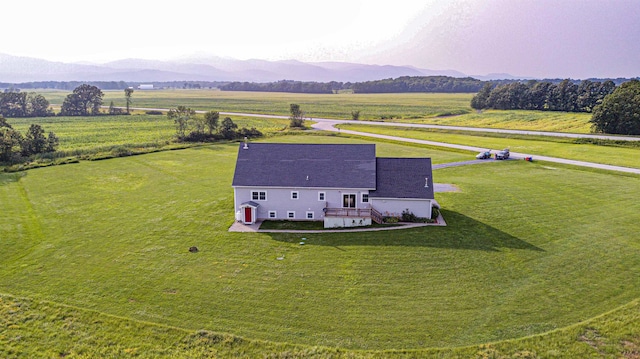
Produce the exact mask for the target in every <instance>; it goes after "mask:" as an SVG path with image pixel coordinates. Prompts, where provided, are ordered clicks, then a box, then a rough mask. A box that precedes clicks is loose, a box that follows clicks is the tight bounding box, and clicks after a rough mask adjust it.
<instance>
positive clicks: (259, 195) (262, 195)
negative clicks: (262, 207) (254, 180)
mask: <svg viewBox="0 0 640 359" xmlns="http://www.w3.org/2000/svg"><path fill="white" fill-rule="evenodd" d="M251 200H252V201H266V200H267V191H251Z"/></svg>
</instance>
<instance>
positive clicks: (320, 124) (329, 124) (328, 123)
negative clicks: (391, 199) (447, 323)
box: [136, 108, 640, 174]
mask: <svg viewBox="0 0 640 359" xmlns="http://www.w3.org/2000/svg"><path fill="white" fill-rule="evenodd" d="M136 109H137V110H143V111H146V110H157V111H168V109H151V108H136ZM196 112H197V113H204V112H206V111H196ZM220 114H221V115H225V116H243V117H261V118H275V119H288V118H289V117H288V116H279V115H261V114H254V113H238V112H220ZM308 120H311V121H313V122H315V124H313V125H312V127H313V128H314V129H316V130H322V131H333V132H341V133H347V134H352V135H358V136H367V137H375V138H382V139H387V140H393V141H402V142H411V143H418V144H424V145H431V146H439V147H448V148H456V149H460V150H466V151H472V152H482V151H486V150H487V149H486V148H484V147H475V146H465V145H456V144H452V143H444V142H436V141H427V140H416V139H412V138H404V137H396V136H388V135H379V134H374V133H367V132H358V131H351V130H340V129H338V128H336V127H334V126H335V125H337V124H341V123H356V124H366V125H379V126H402V127H417V128H437V129H450V130H461V131H477V132H494V133H498V132H499V133H511V134H523V135H535V136H554V137H568V138H599V139H607V140H624V141H640V137H631V136H610V135H593V134H575V133H563V132H542V131H522V130H501V129H491V128H475V127H460V126H441V125H424V124H412V123H395V122H378V121H351V120H332V119H327V118H308ZM493 153H495V151H494V152H493ZM525 157H533V159H534V160H539V161H547V162H554V163H562V164H568V165H574V166H582V167H590V168H598V169H604V170H610V171H619V172H626V173H635V174H640V168H631V167H622V166H613V165H605V164H600V163H593V162H586V161H576V160H568V159H565V158H557V157H549V156H540V155H536V154H532V153H519V152H511V158H514V159H524V158H525Z"/></svg>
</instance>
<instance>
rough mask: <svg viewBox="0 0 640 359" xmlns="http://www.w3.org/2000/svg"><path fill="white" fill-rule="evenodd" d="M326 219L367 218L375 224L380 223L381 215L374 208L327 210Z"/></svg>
mask: <svg viewBox="0 0 640 359" xmlns="http://www.w3.org/2000/svg"><path fill="white" fill-rule="evenodd" d="M324 215H325V216H326V217H367V218H371V220H373V221H374V222H376V223H382V214H381V213H380V212H378V211H376V210H375V209H374V208H327V209H326V211H325V213H324Z"/></svg>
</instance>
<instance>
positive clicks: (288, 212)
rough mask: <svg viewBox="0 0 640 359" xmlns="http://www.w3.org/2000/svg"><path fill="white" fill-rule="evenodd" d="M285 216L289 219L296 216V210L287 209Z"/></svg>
mask: <svg viewBox="0 0 640 359" xmlns="http://www.w3.org/2000/svg"><path fill="white" fill-rule="evenodd" d="M287 218H289V219H294V218H296V212H295V211H287Z"/></svg>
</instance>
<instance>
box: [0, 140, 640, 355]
mask: <svg viewBox="0 0 640 359" xmlns="http://www.w3.org/2000/svg"><path fill="white" fill-rule="evenodd" d="M277 140H278V141H285V140H286V141H295V142H309V141H320V142H326V141H355V140H348V139H341V138H336V137H327V136H323V137H318V138H313V137H299V136H293V137H282V138H278V139H277ZM356 142H358V141H356ZM236 149H237V146H236V145H233V144H226V145H213V146H208V147H201V148H197V149H186V150H181V151H170V152H160V153H154V154H148V155H144V156H135V157H128V158H120V159H113V160H106V161H98V162H82V163H80V164H73V165H65V166H57V167H50V168H44V169H38V170H31V171H28V172H23V173H15V174H4V175H1V177H0V179H1V180H0V202H2V203H3V205H4V216H3V217H2V218H0V230H1V231H2V233H1V235H0V238H3V241H2V242H0V253H4V255H2V256H0V292H2V293H11V294H12V295H15V296H19V297H27V298H31V299H29V300H21V299H14V297H7V296H4V297H2V303H7V304H6V308H9V309H6V312H7V313H9V314H10V315H9V318H14V317H15V318H16V319H15V321H14V319H9V320H8V321H7V322H5V324H4V325H3V326H2V327H0V328H2V330H3V332H2V333H0V334H1V336H0V340H3V341H4V342H1V341H0V343H2V344H3V345H0V347H2V348H10V350H12V351H14V352H18V353H25V352H28V351H33V347H32V345H36V344H37V343H33V342H31V341H30V340H35V339H36V338H40V336H39V335H42V334H38V333H42V332H46V330H47V328H48V327H49V325H48V324H46V323H52V324H50V325H53V326H55V325H58V324H56V323H60V325H62V326H63V327H65V333H66V334H65V335H61V336H60V337H59V339H56V338H51V339H48V341H49V342H48V345H47V347H46V348H41V349H42V350H50V351H51V352H52V353H54V352H55V351H56V350H59V352H60V353H63V352H64V351H65V350H67V351H70V352H71V353H76V354H77V353H78V351H82V352H84V353H94V354H95V353H99V352H98V351H97V350H107V351H108V350H112V352H114V353H120V354H121V355H125V354H123V353H125V350H130V351H134V352H137V353H138V354H145V352H146V349H145V348H147V349H149V350H150V351H149V352H147V355H149V354H148V353H151V352H153V351H152V350H151V348H154V349H153V350H156V351H158V352H161V351H162V352H163V353H164V354H165V355H167V356H169V355H170V353H176V352H178V351H177V350H176V349H175V348H179V347H186V349H185V353H190V352H189V350H196V349H194V348H198V350H203V351H204V350H211V347H213V348H218V349H216V350H231V351H232V350H240V349H238V348H236V349H231V347H232V346H233V345H232V344H229V343H233V342H234V340H235V339H233V337H228V336H227V337H225V336H216V335H214V334H206V333H202V334H199V335H197V334H195V332H194V331H196V330H200V329H204V330H208V331H211V332H214V333H232V334H234V335H237V336H241V337H244V338H248V339H259V340H266V341H268V342H267V343H264V342H253V341H248V342H247V341H242V340H239V339H238V343H239V344H238V345H239V346H240V348H242V351H244V354H243V355H246V356H254V355H252V354H251V353H253V354H256V353H261V352H263V351H267V352H269V351H273V352H280V353H282V352H297V353H301V354H300V356H309V357H313V356H314V355H313V350H312V349H311V348H312V347H313V346H318V345H319V346H328V347H340V348H344V349H358V350H383V349H384V350H386V349H415V350H423V349H421V348H430V347H463V346H469V345H479V344H481V343H486V342H494V341H500V340H505V339H514V338H520V337H524V336H529V335H534V334H539V333H544V332H548V331H550V330H556V329H559V328H565V327H569V328H567V329H564V330H563V331H568V332H569V333H574V332H577V333H582V334H585V333H586V334H585V335H587V336H588V335H592V336H596V337H597V338H596V339H598V338H608V333H604V332H599V331H596V333H595V334H593V332H588V330H595V329H593V326H595V325H596V324H593V326H588V330H587V329H586V328H585V327H581V326H579V327H573V325H575V324H576V323H580V322H582V321H584V320H587V319H589V318H593V317H596V316H598V315H600V314H602V313H606V312H608V311H610V310H613V309H616V308H618V307H620V306H624V305H627V304H628V305H630V307H625V308H627V309H624V310H623V312H624V313H627V314H624V318H628V316H632V315H634V314H632V313H636V312H637V304H632V302H633V301H634V300H636V299H637V298H638V297H639V296H640V279H639V277H638V276H635V275H631V273H636V272H637V271H638V270H640V255H639V254H638V249H639V248H640V243H639V242H638V239H637V237H636V236H635V233H637V232H638V231H639V230H640V228H639V227H638V226H639V224H638V222H637V220H636V218H635V214H636V213H638V210H640V205H639V204H638V202H637V201H636V200H635V199H636V198H638V195H640V184H639V182H638V181H637V178H636V177H633V176H621V175H616V174H609V173H593V172H585V171H581V170H577V169H572V168H553V167H549V166H546V165H544V164H536V163H533V164H532V163H526V162H498V163H487V164H483V165H475V166H466V167H456V168H449V169H443V170H436V172H435V173H434V178H435V180H436V181H437V182H443V183H452V184H455V185H457V186H458V187H459V188H460V189H461V192H458V193H442V194H438V195H437V199H438V200H439V201H440V203H441V204H442V206H443V208H444V211H443V213H444V216H445V218H446V220H447V223H448V224H449V225H448V226H447V227H445V228H422V229H414V230H402V231H394V232H383V233H373V232H371V233H362V234H346V233H340V234H329V233H327V234H317V235H306V237H307V244H306V245H305V246H300V245H299V244H298V242H299V240H300V238H299V236H297V235H293V234H240V233H229V232H227V228H228V226H229V225H230V224H231V222H232V221H233V208H232V207H233V206H232V195H233V192H232V190H231V188H230V182H231V177H232V173H233V167H234V159H235V153H236ZM378 154H379V155H381V156H407V155H416V156H431V157H433V158H434V159H442V160H444V161H457V160H463V159H468V158H470V157H472V156H471V155H465V154H459V153H450V152H442V151H436V150H430V149H420V148H419V147H415V146H412V147H407V146H401V145H394V144H385V143H382V144H380V145H379V146H378ZM190 246H198V248H199V249H200V252H199V253H195V254H194V253H189V252H188V250H187V249H188V248H189V247H190ZM278 257H284V260H281V261H279V260H277V258H278ZM34 301H35V302H34ZM42 301H47V302H42ZM49 301H51V302H49ZM15 302H25V303H27V304H25V306H26V307H28V308H31V307H35V308H34V310H35V312H34V314H33V316H29V315H28V314H27V315H26V316H25V317H21V316H20V314H22V311H21V310H15V308H16V306H15V304H13V303H15ZM29 303H31V304H29ZM42 303H44V304H42ZM47 303H49V304H47ZM54 303H60V304H66V305H72V306H73V308H65V307H59V306H58V304H54ZM633 303H635V302H633ZM10 308H14V309H13V310H10ZM76 308H79V309H76ZM629 308H631V309H629ZM633 308H636V309H633ZM87 309H88V310H91V312H85V310H87ZM51 311H53V314H43V313H52V312H51ZM94 311H95V312H94ZM68 312H73V313H78V314H65V313H68ZM35 313H39V314H35ZM100 313H105V314H109V315H113V316H115V317H104V316H103V315H102V314H100ZM19 318H21V319H19ZM76 318H77V319H76ZM118 318H120V319H118ZM125 318H127V319H125ZM85 320H88V321H90V322H91V321H94V322H97V323H99V324H100V325H102V324H101V323H104V329H103V330H104V331H105V332H106V331H109V329H108V328H111V327H112V326H113V325H117V326H121V329H120V330H119V331H118V332H120V333H122V334H120V336H118V335H116V334H115V333H109V334H107V333H103V332H100V331H99V332H98V333H94V334H93V335H96V336H97V337H95V336H92V334H86V333H85V331H89V333H91V330H94V329H88V328H86V327H85V325H84V324H83V323H85V322H84V321H85ZM130 320H134V321H133V322H132V321H130ZM43 321H44V322H43ZM600 321H602V319H600ZM63 323H65V324H63ZM150 323H158V324H161V325H168V326H171V327H175V328H176V329H172V328H167V327H154V326H153V325H152V324H150ZM32 325H35V326H37V327H38V328H40V329H37V330H36V329H33V330H29V329H28V330H27V334H28V333H29V332H31V331H32V332H33V333H34V334H32V335H25V336H24V339H23V337H22V336H21V338H20V339H16V338H17V336H20V335H19V334H17V333H21V332H20V331H21V330H23V331H24V330H25V328H31V326H32ZM603 325H604V324H603ZM622 325H623V326H624V324H622ZM139 328H142V329H139ZM154 328H156V329H154ZM177 328H181V329H177ZM627 328H628V330H626V331H624V333H634V330H636V331H635V333H638V332H637V327H636V326H635V325H632V324H629V325H628V326H627ZM14 330H15V331H14ZM74 330H77V332H76V331H74ZM128 330H132V331H135V332H136V333H133V332H131V334H130V335H129V334H127V333H128ZM139 330H143V331H145V332H152V333H154V334H153V335H152V337H153V338H156V337H158V338H159V339H158V341H157V343H158V344H157V346H153V343H156V342H154V341H151V342H149V343H147V342H146V341H141V342H136V341H132V339H131V338H135V337H136V336H137V335H138V334H137V331H139ZM181 330H187V332H181ZM36 332H37V333H36ZM167 333H168V334H167ZM181 333H182V334H181ZM185 333H189V334H185ZM590 333H591V334H590ZM613 333H617V332H615V331H613V332H612V334H613ZM624 333H622V334H618V335H620V336H625V335H627V334H624ZM635 335H638V334H635ZM558 336H560V334H552V335H551V337H552V338H556V339H554V340H559V339H557V338H558ZM101 337H105V338H111V339H107V340H111V341H114V342H115V343H116V344H114V345H112V346H111V349H109V346H108V345H107V348H106V349H105V348H104V347H102V346H101V347H100V348H102V349H97V348H95V346H100V345H104V344H105V342H102V341H100V340H101V339H100V338H101ZM560 337H562V336H560ZM29 338H32V339H29ZM72 338H77V339H79V340H75V339H72ZM167 338H169V339H167ZM175 338H183V339H180V340H178V342H173V340H177V339H175ZM562 338H564V337H562ZM625 338H626V337H625ZM637 338H638V337H637V336H636V337H635V339H634V337H633V336H632V337H630V338H626V339H625V340H628V341H629V342H630V343H634V340H636V339H637ZM573 339H574V341H576V338H573ZM562 340H566V338H565V339H562ZM598 340H600V341H601V342H605V339H598ZM531 341H532V339H526V340H525V341H522V342H519V343H520V344H517V345H513V346H512V344H509V343H506V344H502V348H512V349H505V350H510V351H513V352H521V351H523V350H528V348H531V350H533V351H536V352H539V353H540V354H543V352H542V350H546V349H544V348H547V346H546V344H544V343H545V342H544V339H540V338H537V339H535V340H533V344H531V345H532V346H531V347H526V346H524V347H523V346H522V345H524V344H523V343H530V342H531ZM540 341H542V344H540ZM120 342H121V343H122V344H117V343H120ZM274 342H275V343H288V344H272V343H274ZM91 343H94V344H95V345H94V346H92V345H91ZM203 343H204V344H203ZM572 343H573V344H571V345H574V346H575V347H576V348H578V349H572V350H574V353H576V352H581V351H586V352H589V351H588V350H593V349H589V348H592V347H590V346H589V345H588V344H584V342H580V340H579V339H578V340H577V343H574V342H572ZM596 343H599V342H596ZM635 343H637V341H635ZM207 344H208V345H209V346H207ZM294 344H295V345H294ZM580 344H583V345H580ZM615 344H620V342H618V343H615ZM296 345H302V347H298V346H296ZM554 345H557V343H555V344H553V343H552V344H550V346H549V347H550V348H553V347H554ZM598 345H599V344H598ZM602 345H604V344H602ZM207 348H208V349H207ZM498 348H500V345H498ZM513 348H515V349H513ZM92 350H93V352H92ZM468 350H472V351H474V352H475V351H482V350H486V348H485V347H475V348H474V349H464V348H462V349H458V351H456V350H453V349H447V350H445V352H449V353H450V355H451V356H455V355H456V354H455V353H465V352H466V353H468ZM331 352H332V350H329V349H318V356H319V357H320V356H327V357H328V356H330V355H329V354H328V353H331ZM430 352H431V351H430V350H425V351H418V352H414V354H415V353H422V354H425V355H426V353H430ZM305 353H306V354H305ZM348 353H350V352H348V351H347V352H345V353H344V354H345V355H348ZM366 353H368V352H360V354H358V352H353V353H352V354H351V355H353V356H359V355H366ZM375 353H377V354H375ZM409 353H412V352H409ZM80 354H82V353H80ZM303 354H304V355H303ZM374 354H375V355H381V356H386V355H384V353H382V352H374ZM388 354H389V355H391V354H390V353H388ZM372 355H373V354H372ZM398 355H400V354H398ZM416 355H417V356H421V355H419V354H416ZM89 356H91V355H89ZM409 356H410V355H409Z"/></svg>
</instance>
